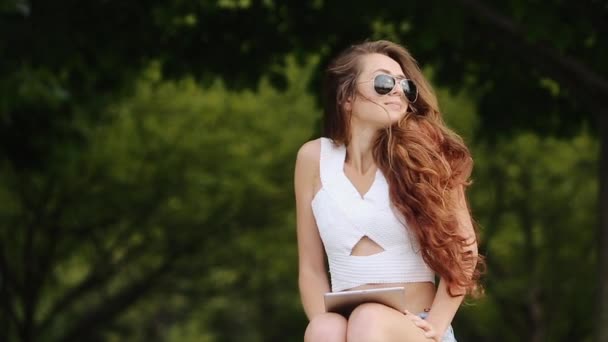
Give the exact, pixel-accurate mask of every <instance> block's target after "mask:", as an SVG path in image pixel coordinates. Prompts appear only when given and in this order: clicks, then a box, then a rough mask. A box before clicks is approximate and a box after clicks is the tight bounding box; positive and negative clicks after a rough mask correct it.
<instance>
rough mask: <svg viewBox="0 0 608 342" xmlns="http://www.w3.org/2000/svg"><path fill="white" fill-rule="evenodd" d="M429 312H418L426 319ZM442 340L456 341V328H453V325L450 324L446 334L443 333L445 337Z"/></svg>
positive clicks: (419, 315)
mask: <svg viewBox="0 0 608 342" xmlns="http://www.w3.org/2000/svg"><path fill="white" fill-rule="evenodd" d="M428 315H429V314H428V313H426V312H421V313H419V314H418V317H420V318H422V319H426V318H427V317H428ZM441 342H456V337H455V336H454V329H452V326H451V325H450V326H449V327H448V328H447V330H446V331H445V334H443V338H442V339H441Z"/></svg>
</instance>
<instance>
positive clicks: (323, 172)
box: [311, 138, 435, 292]
mask: <svg viewBox="0 0 608 342" xmlns="http://www.w3.org/2000/svg"><path fill="white" fill-rule="evenodd" d="M345 157H346V147H345V146H344V145H340V146H338V147H336V146H335V145H334V144H333V142H332V141H331V140H330V139H328V138H321V159H320V170H319V171H320V176H321V189H320V190H319V191H318V192H317V193H316V194H315V196H314V198H313V199H312V202H311V206H312V211H313V214H314V217H315V220H316V222H317V226H318V228H319V234H320V235H321V239H322V240H323V245H324V247H325V253H326V254H327V259H328V261H329V272H330V275H331V288H332V291H334V292H335V291H342V290H346V289H350V288H353V287H356V286H360V285H364V284H381V283H408V282H425V281H428V282H434V281H435V274H434V272H433V271H432V270H431V269H430V268H429V267H428V266H427V265H426V263H425V262H424V260H423V259H422V256H421V255H420V253H419V247H418V243H417V241H415V238H414V236H413V235H412V238H411V239H410V235H411V234H409V233H408V229H407V225H406V224H404V223H405V219H403V216H402V215H399V214H398V215H396V211H394V210H393V209H392V206H391V202H390V199H389V192H388V183H387V182H386V179H385V178H384V175H383V174H382V172H381V171H380V170H378V171H376V176H375V179H374V182H373V184H372V186H371V188H370V189H369V190H368V192H367V193H366V194H365V195H364V196H363V197H361V195H360V194H359V192H358V191H357V189H356V188H355V187H354V185H353V184H352V183H351V182H350V180H349V179H348V178H347V177H346V174H345V173H344V161H345ZM365 236H367V237H368V238H369V239H371V240H372V241H374V242H375V243H377V244H378V245H379V246H380V247H382V249H383V251H382V252H380V253H377V254H372V255H368V256H355V255H351V251H352V249H353V248H354V247H355V245H356V244H357V243H358V242H359V241H360V240H361V239H362V238H363V237H365Z"/></svg>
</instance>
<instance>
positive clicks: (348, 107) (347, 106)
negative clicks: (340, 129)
mask: <svg viewBox="0 0 608 342" xmlns="http://www.w3.org/2000/svg"><path fill="white" fill-rule="evenodd" d="M343 106H344V110H345V111H347V112H348V113H350V112H351V111H352V110H353V98H352V96H349V97H348V98H347V99H346V101H344V104H343Z"/></svg>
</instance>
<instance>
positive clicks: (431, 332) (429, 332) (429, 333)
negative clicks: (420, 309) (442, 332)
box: [405, 310, 441, 342]
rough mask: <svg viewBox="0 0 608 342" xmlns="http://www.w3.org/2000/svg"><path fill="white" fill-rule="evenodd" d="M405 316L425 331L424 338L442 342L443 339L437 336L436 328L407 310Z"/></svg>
mask: <svg viewBox="0 0 608 342" xmlns="http://www.w3.org/2000/svg"><path fill="white" fill-rule="evenodd" d="M405 315H406V316H407V317H408V318H409V319H411V320H412V322H414V324H415V325H416V326H417V327H418V328H420V329H422V330H423V331H424V336H425V337H426V338H430V339H432V340H433V341H436V342H441V337H440V336H438V335H437V332H436V331H435V328H434V327H433V325H431V323H429V322H428V321H426V320H424V319H422V318H420V316H418V315H414V314H413V313H411V312H409V311H408V310H405Z"/></svg>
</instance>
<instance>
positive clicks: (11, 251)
mask: <svg viewBox="0 0 608 342" xmlns="http://www.w3.org/2000/svg"><path fill="white" fill-rule="evenodd" d="M448 6H449V8H448ZM607 13H608V10H607V9H606V6H605V4H603V3H602V2H601V1H592V0H589V1H578V2H561V1H550V2H542V3H540V2H528V1H521V0H515V1H508V2H501V1H494V2H491V3H487V2H484V3H482V2H480V1H475V0H458V1H456V2H454V3H450V4H449V5H448V4H447V3H445V2H404V1H402V2H390V3H385V4H382V6H378V5H377V4H373V3H369V2H364V1H354V2H349V3H348V4H346V3H340V2H322V1H312V2H301V1H293V2H274V1H247V0H245V1H242V0H241V1H237V0H234V1H230V0H223V1H215V2H214V1H204V0H200V1H172V2H163V1H152V0H150V1H146V2H138V3H132V2H116V1H90V2H84V3H83V2H76V1H70V0H62V1H54V2H48V1H39V0H2V1H1V2H0V51H1V52H2V58H0V75H2V76H1V77H0V90H1V91H2V94H3V95H2V97H0V151H2V161H1V165H2V170H3V181H4V182H5V183H6V189H3V190H2V191H3V199H5V201H4V203H8V204H7V205H6V206H5V210H4V211H3V219H4V222H5V226H4V229H3V231H2V240H1V242H0V243H1V245H0V270H1V273H0V276H1V280H2V281H1V282H0V294H1V296H2V298H3V303H2V305H3V306H2V307H3V308H5V310H3V311H2V313H1V315H3V316H6V317H7V319H2V320H1V321H2V322H14V325H12V323H11V325H9V323H0V324H7V326H10V327H16V329H17V331H18V334H19V335H20V336H21V339H22V340H23V341H30V340H32V339H33V337H34V336H36V331H37V328H40V327H38V324H42V327H44V324H43V323H44V320H41V318H40V317H38V316H37V315H39V314H40V313H39V312H40V311H39V310H40V306H41V305H42V304H41V301H42V300H43V298H46V297H45V296H44V293H43V292H41V291H42V290H43V288H44V286H43V285H44V284H46V283H47V282H48V281H50V280H51V279H52V277H51V275H50V273H49V272H50V271H51V270H54V269H53V268H51V267H49V265H51V264H53V262H54V261H55V260H56V258H58V257H59V255H60V254H63V253H67V252H66V250H74V253H76V251H77V250H78V254H79V255H80V254H82V253H85V252H86V251H87V248H86V247H84V246H80V245H81V244H80V243H79V241H80V240H78V239H75V240H72V241H71V242H70V241H66V244H67V245H61V246H60V245H59V242H58V239H59V237H61V236H62V235H61V234H59V233H61V232H62V231H63V230H65V229H67V230H70V231H73V232H74V233H77V234H80V237H81V238H86V239H95V237H94V235H95V234H92V233H91V232H93V231H94V230H93V229H87V224H89V225H90V224H92V220H91V218H88V217H84V218H83V217H78V215H79V214H80V215H85V214H86V213H89V212H90V211H91V210H95V209H96V208H97V209H98V211H100V212H101V213H106V214H108V215H109V216H108V217H105V220H106V221H98V222H97V223H95V224H96V225H101V226H104V227H107V226H109V225H113V226H120V225H123V227H124V228H123V229H124V230H125V232H126V233H125V234H128V232H129V231H130V230H131V229H132V226H134V225H137V224H140V221H142V220H146V217H147V216H146V215H145V213H147V212H148V211H154V209H157V208H158V207H159V206H160V207H162V206H163V205H164V204H163V203H164V202H163V201H164V200H166V199H167V198H169V197H170V194H171V193H172V192H171V191H172V189H175V188H179V185H180V184H181V185H182V186H183V184H184V183H180V184H173V183H172V182H178V181H180V179H174V178H172V177H168V174H167V173H163V172H162V171H161V170H162V167H163V166H162V165H158V166H159V167H158V168H156V167H154V168H147V167H146V166H145V163H144V165H143V166H139V167H140V168H141V170H140V169H139V168H138V167H135V166H131V167H132V168H134V169H135V170H137V171H132V170H131V171H129V172H127V171H124V170H123V171H117V170H113V169H111V168H109V165H103V166H104V167H106V168H108V169H107V170H106V171H104V172H102V175H98V174H97V173H96V172H98V171H94V170H97V169H96V168H90V169H87V168H86V165H84V164H80V163H85V158H84V157H82V156H83V153H85V152H88V151H90V149H92V148H93V146H95V144H94V143H95V140H91V139H92V138H91V137H94V136H95V135H91V134H89V133H90V132H89V129H90V127H96V126H100V127H105V126H106V125H112V123H111V122H112V121H114V120H115V117H114V116H113V115H108V114H106V113H111V112H112V110H108V108H107V107H108V105H110V104H112V103H114V102H115V100H116V99H117V98H120V97H124V96H125V95H129V94H130V93H131V91H132V90H133V89H134V88H133V84H134V80H135V79H137V76H138V75H139V74H140V72H141V71H142V69H145V68H147V67H148V66H149V64H150V63H151V62H154V61H158V62H159V63H160V68H161V70H162V77H163V78H176V79H178V78H181V77H182V76H183V75H186V74H192V75H193V76H194V77H195V78H196V79H197V80H200V81H202V82H203V83H204V84H207V85H209V84H212V82H213V80H214V78H215V77H216V76H218V75H219V76H221V77H222V78H223V79H224V81H225V84H226V85H227V86H229V87H231V88H247V87H255V86H256V85H257V84H258V80H259V78H260V77H261V75H268V77H269V79H270V80H272V83H273V84H275V85H285V84H286V83H287V82H286V78H285V77H284V76H283V73H284V71H285V68H286V67H285V59H284V56H285V55H286V54H288V53H290V54H294V55H295V56H296V57H297V58H298V59H299V60H300V61H304V60H305V59H306V57H307V56H309V55H311V54H315V55H316V54H318V55H320V56H321V58H322V61H325V60H327V58H328V57H329V56H331V55H333V54H334V53H335V52H336V51H337V50H339V49H342V48H343V47H344V46H346V45H348V44H351V43H352V42H354V41H358V40H361V39H364V38H368V37H373V38H380V37H387V38H391V39H395V40H398V41H401V42H405V43H406V45H407V46H408V47H410V48H411V50H412V51H413V52H414V54H415V55H416V56H417V57H418V58H419V60H420V61H423V62H424V63H425V64H426V63H428V64H431V65H433V67H434V70H435V71H436V80H437V82H438V83H439V84H442V85H447V86H450V87H451V88H453V89H460V88H463V87H464V88H468V89H470V90H471V91H472V92H473V95H474V96H475V97H476V101H477V102H478V103H479V111H480V114H481V121H480V129H479V130H478V132H480V134H481V135H483V136H484V137H485V138H489V140H490V141H492V140H494V141H499V139H495V138H496V137H498V136H501V135H508V134H514V133H518V132H520V131H522V130H530V129H532V130H535V131H537V132H539V133H541V134H549V135H561V136H571V135H573V134H574V133H576V132H578V131H579V129H580V127H581V124H583V123H586V122H587V123H591V125H590V126H591V127H592V128H593V130H594V132H595V133H596V134H598V135H599V137H600V140H601V143H600V146H601V148H600V163H599V164H600V167H599V175H600V178H599V179H600V182H599V189H600V191H599V198H600V206H599V209H600V210H599V213H600V219H599V227H600V229H599V230H598V232H599V233H598V235H597V241H598V245H597V246H595V247H594V250H595V251H598V253H599V254H598V258H597V262H598V264H599V265H598V271H597V274H598V278H599V286H598V290H599V292H598V301H597V303H598V307H599V311H598V313H599V314H598V315H597V318H595V320H596V327H597V328H598V335H597V340H598V341H608V233H607V232H608V180H607V179H606V177H607V175H608V147H607V146H608V133H607V132H608V114H607V112H608V110H607V109H606V105H605V103H604V101H603V99H604V98H606V95H608V90H607V89H608V86H607V83H608V82H607V80H606V78H607V76H606V75H607V74H608V71H607V70H606V69H607V68H608V66H607V65H606V64H605V63H603V61H605V60H606V57H608V56H607V54H608V47H607V46H606V44H605V41H604V40H602V39H601V37H602V36H604V35H605V33H606V32H608V27H607V26H606V23H608V14H607ZM319 65H320V66H322V65H323V62H321V63H320V64H319ZM318 74H319V73H316V75H318ZM311 84H312V85H313V86H316V85H318V80H317V81H313V82H311ZM506 104H508V105H506ZM540 113H542V116H540ZM134 127H139V126H137V125H134ZM142 127H144V128H146V127H147V126H145V125H143V126H142ZM142 129H143V128H142ZM146 132H147V131H146V130H145V129H144V130H143V131H141V132H140V133H141V134H142V137H140V138H139V139H144V138H145V137H146V134H149V133H146ZM167 146H171V145H166V146H165V147H163V146H158V145H152V146H150V150H149V151H148V152H146V153H145V154H144V155H145V156H147V157H146V158H158V157H159V156H167V153H168V151H170V149H169V147H167ZM206 146H210V145H206ZM154 148H156V149H154ZM211 150H213V149H211ZM212 152H217V151H210V152H209V153H210V154H209V155H210V156H212V154H211V153H212ZM137 153H143V152H141V151H139V152H137ZM147 153H149V154H150V156H148V155H147ZM169 156H170V155H169ZM81 159H82V160H81ZM144 159H145V158H144ZM133 160H136V159H133ZM133 160H131V159H128V161H133ZM145 160H155V159H145ZM89 162H90V161H86V163H89ZM165 162H166V163H167V164H166V165H165V166H164V167H166V170H176V169H179V168H180V167H182V168H184V167H185V166H183V165H184V164H186V162H185V161H184V160H181V161H180V160H171V159H170V158H168V159H167V160H166V161H165ZM108 163H109V162H108ZM125 165H127V164H125ZM241 166H242V165H241ZM70 168H71V169H70ZM70 170H71V171H70ZM87 170H89V171H88V172H89V173H87ZM80 171H82V172H80ZM121 172H122V173H123V175H122V176H120V174H121ZM114 173H118V175H115V174H114ZM125 174H126V175H127V176H133V175H138V179H140V180H141V181H142V184H143V185H142V189H141V191H134V190H133V189H131V188H129V187H127V186H126V183H124V182H125V181H124V180H121V178H120V177H126V176H125ZM119 176H120V177H119ZM163 176H164V177H166V179H163V178H162V177H163ZM66 177H71V178H70V179H71V180H74V181H73V184H72V187H73V188H70V189H69V191H67V190H65V189H64V190H61V189H57V188H56V187H57V184H63V183H64V182H65V180H66V179H65V178H66ZM90 177H93V178H92V179H93V180H95V179H96V178H95V177H102V178H103V177H106V178H103V179H104V183H105V181H107V182H108V184H113V185H111V186H112V187H113V188H112V189H115V190H116V189H120V190H129V192H128V194H129V196H126V198H125V199H124V200H125V202H124V203H131V204H132V205H133V206H134V208H138V210H140V209H141V208H147V210H141V212H140V213H139V214H138V215H132V213H129V216H125V215H124V214H125V210H128V208H126V207H125V206H124V205H123V203H122V202H121V201H117V200H116V201H108V202H106V201H102V199H103V197H104V196H101V195H100V196H96V194H97V193H96V191H100V192H103V191H109V192H108V193H113V192H112V191H110V190H109V189H106V188H104V189H97V188H95V187H91V188H88V187H87V186H88V185H90V184H97V182H91V181H88V180H87V179H88V178H90ZM79 181H80V182H81V183H79ZM121 182H122V183H121ZM127 183H128V182H127ZM178 183H179V182H178ZM146 184H147V186H144V185H146ZM152 185H154V186H152ZM161 185H162V186H161ZM83 189H84V190H86V191H85V192H84V193H83V194H82V195H80V192H79V191H83ZM144 190H145V191H144ZM94 195H95V196H94ZM82 196H92V197H91V199H92V200H95V201H92V202H89V201H85V200H83V198H84V197H82ZM139 196H141V197H139ZM235 196H236V195H235ZM237 197H238V196H237ZM220 198H221V197H220ZM154 199H156V200H154ZM62 203H63V204H62ZM71 203H74V207H71V206H70V207H69V208H70V213H69V215H68V214H66V213H65V212H62V211H61V210H60V209H61V208H62V207H65V208H67V207H68V206H66V205H64V204H71ZM78 205H83V206H84V205H87V206H88V207H87V208H86V210H85V208H80V209H78V210H77V208H79V207H78ZM102 205H103V207H102V208H103V209H104V210H99V208H100V207H101V206H102ZM218 205H219V204H218ZM72 208H74V210H72ZM107 208H111V209H112V210H116V211H115V212H114V213H115V214H116V215H117V216H111V215H110V214H111V213H112V210H109V209H107ZM219 208H222V207H221V206H220V207H219ZM120 210H123V211H120ZM161 211H162V210H161ZM254 212H256V213H257V211H254ZM124 219H128V220H134V221H132V222H125V221H122V220H124ZM89 220H91V221H89ZM100 222H101V223H100ZM58 223H59V224H58ZM45 224H46V226H45ZM171 224H177V223H176V222H171ZM192 224H193V222H188V223H187V224H186V225H187V226H189V227H191V226H192ZM7 227H10V228H13V229H9V228H7ZM70 227H72V228H70ZM128 227H130V228H128ZM15 231H16V233H15ZM102 236H104V237H107V238H108V239H109V240H108V241H112V240H111V239H112V238H113V237H112V235H111V234H108V235H106V234H102ZM114 238H115V239H117V240H116V241H122V240H121V239H120V238H121V236H120V235H119V236H116V237H114ZM148 238H150V239H152V238H154V239H156V240H154V239H153V241H156V242H155V243H152V244H151V246H156V247H154V248H157V249H159V248H164V249H163V251H171V250H172V249H171V248H170V247H171V243H169V242H168V241H171V239H163V238H162V234H160V236H154V234H152V237H146V239H148ZM46 241H49V243H48V244H47V242H46ZM180 241H181V242H184V243H187V242H188V241H195V240H189V239H187V238H184V239H183V240H180ZM106 243H107V242H106ZM132 243H135V245H134V246H136V245H137V239H136V241H135V242H132ZM163 244H167V245H163ZM98 245H100V246H102V247H99V248H102V250H103V248H105V250H106V254H107V251H110V249H108V248H110V247H109V246H105V247H104V246H103V244H101V243H100V244H98ZM178 245H179V243H178ZM80 248H83V249H82V250H80ZM89 248H90V247H89ZM150 248H152V247H150ZM191 248H194V247H191ZM188 250H189V248H184V249H183V250H181V249H179V250H178V251H175V253H177V254H180V255H182V254H188ZM88 253H93V254H94V252H93V251H90V252H88ZM134 253H135V252H134ZM119 254H120V253H119ZM83 255H86V253H85V254H83ZM113 257H114V258H118V259H111V258H110V257H108V259H107V260H114V261H113V262H119V260H122V259H121V258H127V260H128V259H129V258H131V257H134V258H135V257H137V255H135V256H130V254H129V253H127V254H126V255H124V256H121V255H119V256H113ZM92 258H93V256H92ZM172 260H173V258H168V259H166V260H148V262H149V264H148V265H147V268H139V269H138V270H139V272H140V273H141V274H134V275H133V276H134V278H133V279H134V280H135V281H134V282H132V283H130V285H133V286H131V287H130V286H129V285H128V284H112V286H113V288H121V287H120V286H121V285H124V286H123V287H122V288H123V289H124V292H123V296H122V297H120V298H127V299H130V300H135V299H136V297H137V296H134V295H133V294H134V293H143V292H144V291H143V290H142V288H143V289H145V288H146V286H151V285H150V284H155V283H157V282H151V281H148V280H149V279H150V278H148V277H155V274H158V273H164V272H165V271H167V270H170V269H171V270H172V269H174V267H175V265H176V264H174V263H175V262H176V261H172ZM17 261H18V262H17ZM119 265H120V263H119ZM82 267H84V268H85V269H84V271H83V272H85V273H86V267H90V264H87V265H83V266H82ZM115 269H116V267H112V269H111V270H105V271H103V272H110V273H111V272H115ZM135 273H137V272H135ZM110 276H111V275H110ZM108 277H109V276H106V278H107V279H106V281H107V280H108V279H110V278H111V277H109V278H108ZM103 281H104V280H98V279H96V278H93V279H90V280H89V282H88V283H86V284H97V283H99V282H103ZM86 284H85V285H86ZM138 284H139V286H136V285H138ZM88 286H92V285H88ZM86 289H87V287H86V286H84V289H83V290H78V288H77V287H75V288H74V290H75V292H76V294H78V293H80V292H79V291H84V290H86ZM77 290H78V291H77ZM116 294H118V292H116ZM70 298H73V297H71V296H67V297H66V298H65V299H63V300H65V301H67V303H68V304H69V303H73V302H74V299H70ZM117 298H118V297H117ZM13 301H17V302H18V303H20V306H19V308H18V309H17V308H15V307H14V304H15V303H14V302H13ZM101 302H105V303H107V304H108V308H107V309H104V310H98V312H96V313H95V315H98V316H95V315H93V314H91V315H92V316H89V318H87V319H85V318H82V317H84V316H82V317H81V318H80V319H81V320H82V321H83V322H87V320H88V322H92V321H95V320H96V319H98V318H99V317H107V316H108V315H110V314H111V313H116V312H117V311H116V310H117V309H111V308H112V303H114V302H113V301H111V300H106V301H101V300H99V303H101ZM57 303H62V302H61V300H60V301H59V302H57ZM45 305H46V304H45ZM49 305H50V304H49ZM57 305H59V304H57ZM83 305H84V304H83ZM50 307H51V308H52V307H53V306H52V305H51V306H50ZM114 307H116V306H114ZM49 310H51V312H52V309H49ZM592 316H593V317H595V315H592ZM3 318H4V317H3ZM66 322H68V323H73V322H72V321H71V320H69V319H66ZM2 331H11V330H10V329H9V330H5V329H3V330H2ZM72 332H73V331H72ZM73 336H76V335H73Z"/></svg>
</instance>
